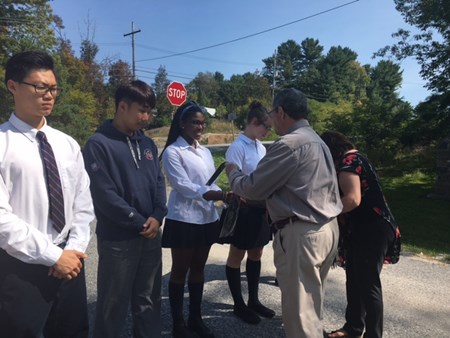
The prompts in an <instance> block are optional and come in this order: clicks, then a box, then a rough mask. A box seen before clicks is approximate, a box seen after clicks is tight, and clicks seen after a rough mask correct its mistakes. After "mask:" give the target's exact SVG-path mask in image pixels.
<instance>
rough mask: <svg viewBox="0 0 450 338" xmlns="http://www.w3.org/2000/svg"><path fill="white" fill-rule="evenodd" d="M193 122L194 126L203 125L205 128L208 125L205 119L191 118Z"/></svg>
mask: <svg viewBox="0 0 450 338" xmlns="http://www.w3.org/2000/svg"><path fill="white" fill-rule="evenodd" d="M189 122H190V123H191V124H193V125H194V126H202V127H203V128H205V127H206V122H205V121H200V120H191V121H189Z"/></svg>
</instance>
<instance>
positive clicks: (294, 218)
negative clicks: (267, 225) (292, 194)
mask: <svg viewBox="0 0 450 338" xmlns="http://www.w3.org/2000/svg"><path fill="white" fill-rule="evenodd" d="M299 219H300V218H298V216H291V217H288V218H284V219H282V220H280V221H276V222H273V223H272V229H273V232H274V233H275V232H277V231H278V230H280V229H283V228H284V227H285V226H286V224H289V223H293V222H296V221H298V220H299Z"/></svg>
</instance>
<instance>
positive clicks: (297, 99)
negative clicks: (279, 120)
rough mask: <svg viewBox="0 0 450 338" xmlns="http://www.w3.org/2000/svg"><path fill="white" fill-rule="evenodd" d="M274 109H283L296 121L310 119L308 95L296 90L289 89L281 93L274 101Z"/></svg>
mask: <svg viewBox="0 0 450 338" xmlns="http://www.w3.org/2000/svg"><path fill="white" fill-rule="evenodd" d="M273 107H274V108H276V107H282V108H283V110H284V112H285V113H286V114H288V115H289V116H290V117H291V118H293V119H294V120H300V119H302V118H303V119H305V118H307V117H308V103H307V99H306V95H305V94H303V93H302V92H301V91H300V90H298V89H295V88H287V89H283V90H282V91H280V92H279V93H278V94H277V95H276V96H275V98H274V99H273Z"/></svg>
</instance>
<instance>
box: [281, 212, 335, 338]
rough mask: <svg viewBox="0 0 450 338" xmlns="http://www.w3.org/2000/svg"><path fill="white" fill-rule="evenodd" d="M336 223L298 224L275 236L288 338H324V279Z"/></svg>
mask: <svg viewBox="0 0 450 338" xmlns="http://www.w3.org/2000/svg"><path fill="white" fill-rule="evenodd" d="M338 239H339V228H338V225H337V220H336V219H334V220H332V221H331V222H329V223H327V224H325V225H323V226H319V225H317V224H311V223H306V222H302V221H297V222H294V223H291V224H287V225H286V226H285V227H284V228H283V229H281V230H278V231H277V233H276V234H275V236H274V240H273V248H274V263H275V267H276V269H277V279H278V283H279V286H280V290H281V309H282V318H283V324H284V330H285V333H286V336H287V337H288V338H294V337H295V338H300V337H304V338H316V337H317V338H323V325H322V305H323V296H324V287H325V279H326V277H327V274H328V271H329V270H330V267H331V264H332V263H333V260H334V257H335V255H336V252H337V244H338Z"/></svg>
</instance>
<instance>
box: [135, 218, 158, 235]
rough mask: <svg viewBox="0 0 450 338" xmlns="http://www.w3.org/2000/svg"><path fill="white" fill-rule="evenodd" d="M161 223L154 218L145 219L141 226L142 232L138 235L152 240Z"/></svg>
mask: <svg viewBox="0 0 450 338" xmlns="http://www.w3.org/2000/svg"><path fill="white" fill-rule="evenodd" d="M160 226H161V222H160V221H158V220H157V219H156V218H154V217H149V218H147V221H146V222H145V223H144V225H143V230H142V231H141V232H140V233H139V234H140V235H142V236H144V237H145V238H149V239H154V238H156V235H157V234H158V231H159V227H160Z"/></svg>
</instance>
